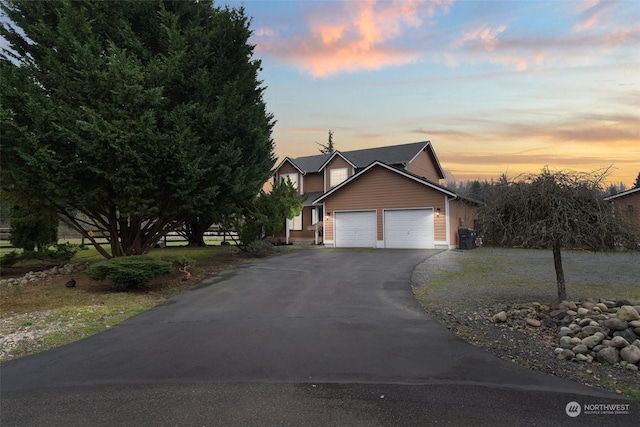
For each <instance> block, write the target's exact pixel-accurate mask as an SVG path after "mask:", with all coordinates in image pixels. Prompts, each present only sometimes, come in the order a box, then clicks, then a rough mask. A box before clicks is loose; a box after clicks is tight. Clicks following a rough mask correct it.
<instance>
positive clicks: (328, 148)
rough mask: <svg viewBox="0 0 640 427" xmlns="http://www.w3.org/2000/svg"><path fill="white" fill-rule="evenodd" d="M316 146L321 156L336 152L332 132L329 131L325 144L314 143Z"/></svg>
mask: <svg viewBox="0 0 640 427" xmlns="http://www.w3.org/2000/svg"><path fill="white" fill-rule="evenodd" d="M316 144H318V145H319V146H320V148H319V150H320V152H321V153H322V154H331V153H333V152H334V151H336V148H335V147H334V145H333V131H332V130H331V129H329V136H328V137H327V143H326V144H320V143H319V142H316Z"/></svg>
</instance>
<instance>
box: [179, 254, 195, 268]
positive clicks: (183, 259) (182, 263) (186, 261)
mask: <svg viewBox="0 0 640 427" xmlns="http://www.w3.org/2000/svg"><path fill="white" fill-rule="evenodd" d="M195 264H196V260H195V259H193V258H189V257H187V256H184V255H182V256H180V257H178V258H176V259H174V260H173V265H175V266H176V267H181V268H184V267H190V266H192V265H195Z"/></svg>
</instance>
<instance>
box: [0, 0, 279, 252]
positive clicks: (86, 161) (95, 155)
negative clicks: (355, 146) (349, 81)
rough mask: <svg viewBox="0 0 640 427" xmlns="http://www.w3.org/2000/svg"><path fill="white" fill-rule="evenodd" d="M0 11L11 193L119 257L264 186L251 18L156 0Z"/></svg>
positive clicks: (267, 155) (266, 168) (268, 150)
mask: <svg viewBox="0 0 640 427" xmlns="http://www.w3.org/2000/svg"><path fill="white" fill-rule="evenodd" d="M1 7H2V9H3V11H4V12H5V13H6V15H7V16H8V18H9V21H7V22H5V23H4V25H3V27H2V30H1V32H2V35H3V36H4V37H5V38H6V39H7V40H8V41H9V43H10V49H6V50H3V52H2V58H1V66H2V69H1V72H2V79H1V80H2V82H1V83H0V84H1V85H2V96H3V103H2V109H1V111H0V119H1V120H2V123H1V125H2V140H3V144H2V184H3V187H4V189H5V190H7V191H15V190H16V189H20V191H23V192H24V193H25V194H28V195H29V197H32V198H34V199H37V198H44V199H46V201H47V202H50V203H53V204H54V205H55V206H57V209H58V211H59V213H60V214H61V216H62V219H63V220H64V221H66V222H67V223H69V224H70V225H71V226H73V227H74V228H76V229H77V230H79V231H81V232H83V233H85V234H86V233H88V232H89V231H93V232H94V233H95V232H97V233H95V234H96V235H98V234H105V235H107V236H108V237H109V239H110V243H111V253H112V255H113V256H121V255H135V254H142V253H146V252H148V251H149V250H150V249H151V248H152V247H153V245H154V244H155V242H156V241H157V240H158V239H159V238H160V237H161V236H162V235H163V234H165V233H166V232H167V231H169V230H171V229H173V228H175V227H177V226H178V225H179V224H183V223H184V222H185V221H186V222H190V223H192V224H203V223H205V224H206V227H204V229H206V228H207V227H208V226H209V225H210V224H211V223H212V221H213V219H214V218H215V217H216V216H222V215H224V214H226V213H227V212H228V211H230V210H232V209H233V208H234V206H235V205H236V204H237V203H238V202H241V201H242V200H243V199H253V197H255V195H256V194H257V193H258V191H259V189H260V187H261V186H262V184H263V183H264V182H265V181H266V180H267V178H268V177H269V175H270V173H271V168H272V167H273V164H274V161H275V159H274V156H273V142H272V140H271V130H272V127H273V117H272V116H271V115H270V114H268V113H267V112H266V106H265V103H264V101H263V99H262V95H263V91H264V88H263V87H261V86H260V85H261V82H260V81H259V80H258V77H257V73H258V71H259V69H260V61H258V60H254V59H252V55H253V46H251V45H249V44H248V38H249V36H250V34H251V31H250V29H249V20H248V18H247V17H246V16H245V14H244V10H243V9H232V8H228V7H227V8H217V7H213V5H212V3H210V2H177V1H176V2H174V1H159V0H156V1H145V2H100V1H83V2H68V1H51V2H32V1H23V0H10V1H6V2H3V3H2V6H1ZM197 232H199V231H197ZM89 234H91V233H89ZM89 238H91V237H90V236H89ZM102 253H103V255H105V256H109V254H108V253H107V252H106V251H102Z"/></svg>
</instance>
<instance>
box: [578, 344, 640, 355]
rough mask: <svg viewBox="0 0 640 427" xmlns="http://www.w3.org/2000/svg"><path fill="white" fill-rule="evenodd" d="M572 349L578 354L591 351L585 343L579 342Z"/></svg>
mask: <svg viewBox="0 0 640 427" xmlns="http://www.w3.org/2000/svg"><path fill="white" fill-rule="evenodd" d="M638 350H640V349H638ZM571 351H573V352H574V353H575V354H576V355H578V354H587V353H588V352H589V348H588V347H587V346H586V345H584V344H578V345H577V346H575V347H573V348H572V349H571Z"/></svg>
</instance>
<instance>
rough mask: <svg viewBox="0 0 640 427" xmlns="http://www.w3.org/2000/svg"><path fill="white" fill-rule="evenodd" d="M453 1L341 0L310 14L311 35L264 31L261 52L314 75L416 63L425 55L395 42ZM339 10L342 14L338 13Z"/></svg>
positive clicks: (309, 28) (307, 33) (259, 35)
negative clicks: (277, 34)
mask: <svg viewBox="0 0 640 427" xmlns="http://www.w3.org/2000/svg"><path fill="white" fill-rule="evenodd" d="M451 3H452V0H438V1H435V2H426V1H424V0H393V1H376V0H365V1H348V0H345V1H342V2H336V3H331V4H330V6H329V7H327V5H326V4H324V5H322V7H317V8H315V9H313V10H312V11H310V13H308V15H307V21H308V32H306V33H304V34H301V35H298V36H293V37H288V38H286V39H285V38H283V39H279V38H276V37H275V34H267V33H265V32H261V33H260V34H258V33H257V32H256V36H258V39H259V40H258V49H259V50H261V51H263V52H266V53H269V54H272V55H275V56H277V57H279V58H281V59H284V60H285V61H287V62H290V63H293V64H295V65H296V66H297V67H298V68H299V69H301V70H303V71H305V72H307V73H310V74H311V75H313V76H314V77H327V76H330V75H333V74H337V73H340V72H352V71H357V70H375V69H380V68H383V67H388V66H397V65H403V64H407V63H410V62H413V61H416V60H417V59H418V57H419V56H420V55H421V54H422V52H421V51H419V50H416V49H411V48H405V49H398V48H397V47H394V46H393V41H394V40H396V39H398V38H400V37H401V36H403V35H405V34H407V33H408V32H410V31H411V30H412V29H415V28H418V27H421V26H422V25H423V22H424V19H425V17H429V16H432V15H433V14H435V13H436V11H438V10H447V9H448V6H449V5H450V4H451ZM336 8H339V11H336Z"/></svg>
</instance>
